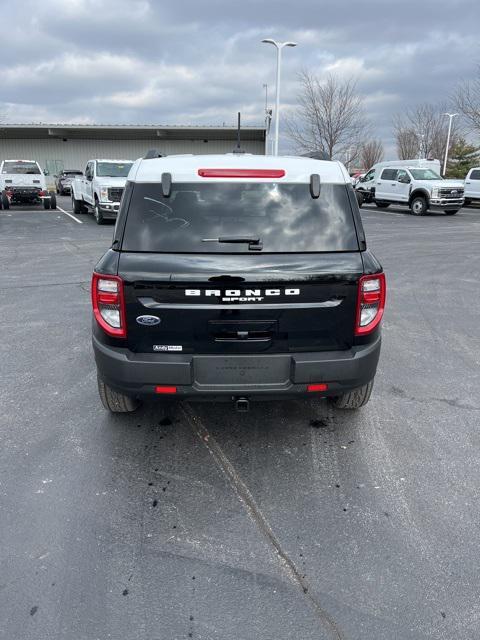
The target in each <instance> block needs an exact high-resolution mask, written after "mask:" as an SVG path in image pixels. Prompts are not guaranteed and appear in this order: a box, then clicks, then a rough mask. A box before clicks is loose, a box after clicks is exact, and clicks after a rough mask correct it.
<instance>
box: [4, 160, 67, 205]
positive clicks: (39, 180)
mask: <svg viewBox="0 0 480 640" xmlns="http://www.w3.org/2000/svg"><path fill="white" fill-rule="evenodd" d="M0 192H1V194H0V208H3V209H9V208H10V205H11V204H13V205H15V204H18V205H26V204H42V203H43V207H44V208H45V209H50V208H51V209H56V208H57V199H56V197H55V194H54V193H50V192H49V190H48V188H47V182H46V179H45V174H44V172H43V171H42V168H41V167H40V165H39V164H38V162H36V161H35V160H3V162H2V163H1V164H0Z"/></svg>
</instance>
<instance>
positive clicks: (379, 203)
mask: <svg viewBox="0 0 480 640" xmlns="http://www.w3.org/2000/svg"><path fill="white" fill-rule="evenodd" d="M375 204H376V205H377V207H381V208H382V209H386V208H387V207H389V206H390V205H391V204H392V203H391V202H385V200H375Z"/></svg>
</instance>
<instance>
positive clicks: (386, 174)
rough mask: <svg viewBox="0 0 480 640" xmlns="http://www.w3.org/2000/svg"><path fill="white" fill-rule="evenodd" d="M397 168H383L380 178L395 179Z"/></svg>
mask: <svg viewBox="0 0 480 640" xmlns="http://www.w3.org/2000/svg"><path fill="white" fill-rule="evenodd" d="M397 173H398V170H397V169H384V170H383V171H382V175H381V176H380V179H381V180H396V179H397Z"/></svg>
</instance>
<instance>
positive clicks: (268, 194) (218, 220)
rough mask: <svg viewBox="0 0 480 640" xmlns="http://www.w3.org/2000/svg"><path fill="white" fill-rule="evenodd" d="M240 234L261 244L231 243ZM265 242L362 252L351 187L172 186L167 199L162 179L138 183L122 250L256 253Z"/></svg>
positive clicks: (274, 247)
mask: <svg viewBox="0 0 480 640" xmlns="http://www.w3.org/2000/svg"><path fill="white" fill-rule="evenodd" d="M239 238H247V239H248V240H250V239H251V240H253V241H254V242H252V243H251V244H250V243H249V242H248V241H246V242H238V243H237V242H227V241H228V240H230V241H231V240H235V239H239ZM218 239H222V240H223V241H222V242H219V241H218ZM225 240H227V241H225ZM255 241H258V242H255ZM260 243H261V245H262V251H263V252H267V253H268V252H269V253H300V252H317V251H358V240H357V235H356V230H355V224H354V221H353V214H352V210H351V207H350V202H349V199H348V193H347V189H346V186H345V185H338V184H322V186H321V193H320V197H319V198H318V199H314V198H312V197H311V195H310V189H309V185H308V184H279V183H235V184H232V183H227V182H215V183H210V184H203V183H198V182H193V183H177V184H175V183H173V184H172V192H171V195H170V197H168V198H165V197H164V196H163V194H162V188H161V185H160V184H157V183H155V184H142V183H138V184H135V185H133V193H132V198H131V200H130V206H129V210H128V214H127V221H126V226H125V233H124V239H123V244H122V249H123V251H152V252H166V253H212V252H214V253H249V252H250V251H254V250H255V249H256V248H258V246H259V244H260Z"/></svg>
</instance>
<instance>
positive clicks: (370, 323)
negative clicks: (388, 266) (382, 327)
mask: <svg viewBox="0 0 480 640" xmlns="http://www.w3.org/2000/svg"><path fill="white" fill-rule="evenodd" d="M386 295H387V284H386V280H385V274H384V273H376V274H375V275H372V276H362V277H361V278H360V280H359V281H358V298H357V316H356V321H355V335H357V336H364V335H366V334H368V333H371V332H372V331H373V330H374V329H375V328H376V327H378V325H379V324H380V322H381V320H382V317H383V311H384V309H385V298H386Z"/></svg>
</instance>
